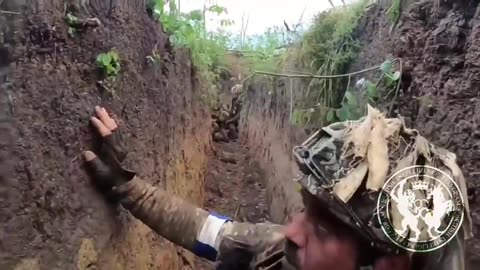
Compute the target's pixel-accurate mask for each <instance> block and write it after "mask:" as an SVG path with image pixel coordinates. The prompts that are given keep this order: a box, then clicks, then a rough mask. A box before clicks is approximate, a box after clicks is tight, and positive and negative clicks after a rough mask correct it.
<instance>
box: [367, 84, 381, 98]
mask: <svg viewBox="0 0 480 270" xmlns="http://www.w3.org/2000/svg"><path fill="white" fill-rule="evenodd" d="M367 96H368V97H369V98H376V97H378V89H377V86H376V85H375V84H373V83H372V82H368V83H367Z"/></svg>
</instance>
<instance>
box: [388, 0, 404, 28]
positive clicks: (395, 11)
mask: <svg viewBox="0 0 480 270" xmlns="http://www.w3.org/2000/svg"><path fill="white" fill-rule="evenodd" d="M401 9H402V0H392V5H391V6H390V8H389V9H388V10H387V16H388V18H389V19H390V21H391V22H393V23H395V22H397V20H398V18H400V14H401V12H402V10H401Z"/></svg>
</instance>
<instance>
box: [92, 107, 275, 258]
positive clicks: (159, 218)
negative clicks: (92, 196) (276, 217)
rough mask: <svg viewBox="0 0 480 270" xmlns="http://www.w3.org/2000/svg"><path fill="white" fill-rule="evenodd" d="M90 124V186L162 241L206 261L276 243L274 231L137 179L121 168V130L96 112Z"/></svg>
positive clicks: (124, 156) (270, 226)
mask: <svg viewBox="0 0 480 270" xmlns="http://www.w3.org/2000/svg"><path fill="white" fill-rule="evenodd" d="M90 120H91V123H92V124H93V126H94V128H95V129H96V131H97V132H98V134H99V135H100V138H101V141H102V145H101V147H100V149H99V150H98V153H99V156H98V157H97V155H96V154H95V153H93V152H92V151H86V152H85V153H84V158H85V161H86V168H87V170H88V171H89V173H90V176H91V177H92V178H93V179H94V183H95V184H96V185H97V186H98V188H99V189H100V190H101V191H103V192H105V193H107V194H110V195H113V196H114V198H115V199H116V200H118V201H119V202H120V203H121V204H122V205H123V206H124V207H125V208H126V209H127V210H129V211H130V213H131V214H132V215H133V216H135V217H136V218H138V219H139V220H141V221H142V222H143V223H145V224H146V225H147V226H149V227H150V228H151V229H153V230H154V231H156V232H157V233H158V234H160V235H161V236H163V237H164V238H166V239H168V240H169V241H171V242H173V243H175V244H177V245H180V246H182V247H184V248H186V249H188V250H190V251H192V252H193V253H194V254H196V255H198V256H201V257H204V258H207V259H210V260H212V261H213V260H215V259H216V258H217V255H218V251H220V253H222V254H228V253H229V252H230V251H231V250H238V249H239V248H238V245H241V246H242V247H245V248H248V250H249V252H250V253H251V252H258V251H261V250H262V249H264V247H265V246H268V245H269V243H271V242H274V241H277V240H278V239H279V238H281V233H280V232H279V228H280V227H279V226H276V225H273V224H251V223H239V222H233V221H232V220H231V219H229V218H226V217H221V216H218V215H214V214H210V213H208V212H207V211H205V210H204V209H201V208H199V207H197V206H195V205H193V204H191V203H189V202H187V201H184V200H182V199H180V198H178V197H175V196H174V195H172V194H168V193H167V192H165V191H164V190H162V189H160V188H158V187H154V186H153V185H151V184H150V183H148V181H145V180H142V179H141V178H140V177H139V176H138V175H137V174H136V172H134V171H131V170H128V169H126V168H129V167H131V166H129V165H131V164H129V159H128V158H127V156H128V153H127V151H126V147H125V145H124V142H123V136H122V133H121V130H119V127H118V126H117V124H116V122H115V121H114V120H113V119H112V118H111V117H110V115H109V114H108V113H107V112H106V110H105V109H104V108H101V107H96V108H95V116H93V117H91V119H90ZM232 240H233V241H232ZM232 243H233V244H232Z"/></svg>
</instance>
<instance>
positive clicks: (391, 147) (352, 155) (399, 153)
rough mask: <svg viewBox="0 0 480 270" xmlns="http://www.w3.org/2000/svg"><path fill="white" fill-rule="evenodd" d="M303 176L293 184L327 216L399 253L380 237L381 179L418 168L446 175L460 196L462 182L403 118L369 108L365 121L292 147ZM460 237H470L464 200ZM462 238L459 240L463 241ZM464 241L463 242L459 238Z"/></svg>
mask: <svg viewBox="0 0 480 270" xmlns="http://www.w3.org/2000/svg"><path fill="white" fill-rule="evenodd" d="M294 156H295V159H296V162H297V164H298V166H299V168H300V170H301V172H302V175H301V176H300V177H298V178H297V179H296V180H297V181H298V182H299V183H300V184H301V186H302V187H303V189H304V190H307V191H308V192H309V193H310V194H312V195H314V196H315V197H316V198H317V199H319V200H320V202H321V203H322V204H323V205H325V209H328V210H329V211H330V212H331V214H332V215H334V216H335V217H336V218H338V219H339V220H340V221H341V222H342V223H344V224H345V225H347V226H349V227H351V228H352V229H353V230H354V231H355V232H357V234H358V235H359V236H361V237H362V238H363V239H365V240H367V241H368V242H369V243H370V244H371V245H372V246H373V247H374V248H376V249H378V250H382V251H383V252H386V253H399V252H401V249H399V248H398V247H397V246H395V245H394V244H393V243H392V242H391V241H390V240H389V239H388V238H387V237H386V235H385V234H384V232H383V231H382V229H381V226H380V224H379V222H378V218H377V216H376V213H377V211H376V210H377V200H378V196H379V194H380V192H381V190H382V187H383V185H384V183H385V181H386V180H387V179H388V178H389V177H390V176H391V175H392V174H394V173H395V172H398V171H399V170H401V169H403V168H406V167H408V166H413V165H417V164H422V165H429V166H433V167H435V168H439V169H441V170H442V171H444V172H446V173H448V174H449V175H450V176H451V178H452V179H453V180H454V181H455V182H456V184H457V185H458V187H459V189H460V190H461V193H462V195H463V198H467V197H466V184H465V180H464V178H463V175H462V173H461V170H460V168H459V167H458V165H457V164H456V161H455V160H456V156H455V155H454V154H453V153H451V152H449V151H447V150H445V149H442V148H438V147H435V146H434V145H433V144H431V143H430V142H428V141H427V140H426V139H425V138H424V137H422V136H421V135H420V134H419V132H418V131H417V130H414V129H409V128H407V127H406V126H405V122H404V120H403V119H402V118H391V119H388V118H385V117H384V115H383V114H382V113H380V112H379V111H378V110H376V109H374V108H372V107H370V106H369V107H368V114H367V116H366V117H364V118H362V119H360V120H358V121H346V122H338V123H334V124H331V125H329V126H327V127H324V128H322V129H320V130H319V131H317V132H316V133H315V134H313V135H312V136H311V137H310V138H308V139H307V140H306V141H305V142H304V143H303V144H302V145H300V146H297V147H295V149H294ZM464 209H465V218H464V223H463V225H462V227H463V231H462V233H461V234H460V235H462V236H463V237H464V238H469V237H471V236H472V229H471V219H470V215H469V213H470V210H469V206H468V201H467V200H465V201H464ZM463 237H462V238H463ZM462 240H463V239H462Z"/></svg>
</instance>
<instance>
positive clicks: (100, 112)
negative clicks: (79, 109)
mask: <svg viewBox="0 0 480 270" xmlns="http://www.w3.org/2000/svg"><path fill="white" fill-rule="evenodd" d="M95 114H96V115H97V117H98V118H99V119H100V121H102V123H103V124H104V125H105V126H106V127H107V128H108V129H109V130H110V131H114V130H115V129H117V123H115V120H113V119H112V118H111V117H110V115H108V112H107V110H105V108H103V107H100V106H95Z"/></svg>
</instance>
